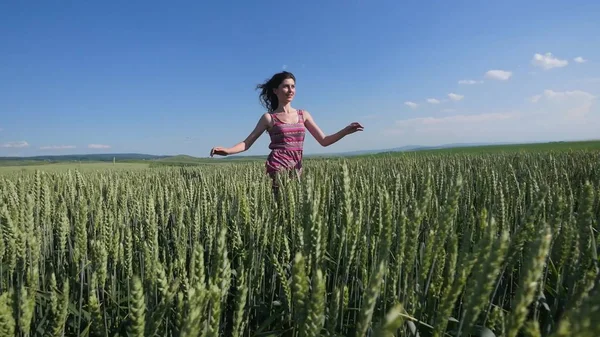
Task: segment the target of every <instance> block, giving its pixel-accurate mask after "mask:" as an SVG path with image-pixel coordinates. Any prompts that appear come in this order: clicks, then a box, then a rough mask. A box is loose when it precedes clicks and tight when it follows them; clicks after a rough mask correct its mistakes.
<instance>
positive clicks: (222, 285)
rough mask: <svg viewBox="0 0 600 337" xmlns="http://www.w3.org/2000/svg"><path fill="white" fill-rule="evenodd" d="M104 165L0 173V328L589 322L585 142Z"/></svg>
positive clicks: (590, 220) (170, 329) (373, 328)
mask: <svg viewBox="0 0 600 337" xmlns="http://www.w3.org/2000/svg"><path fill="white" fill-rule="evenodd" d="M103 165H104V166H105V167H104V166H102V165H100V166H95V167H94V168H89V167H88V168H87V169H81V167H78V166H76V165H73V166H66V167H64V169H51V168H52V167H55V166H51V165H47V166H45V165H42V166H39V167H35V168H34V169H28V170H20V169H19V170H6V171H3V172H2V173H1V174H0V234H1V235H0V261H1V264H0V336H111V337H112V336H165V337H171V336H173V337H175V336H181V337H183V336H186V337H187V336H234V337H235V336H265V337H266V336H293V337H296V336H360V337H362V336H420V337H430V336H432V337H433V336H435V337H445V336H447V337H458V336H485V337H493V336H506V337H517V336H531V337H536V336H544V337H545V336H552V337H559V336H565V337H566V336H570V337H571V336H577V337H586V336H590V337H597V336H600V324H599V323H598V322H600V288H599V283H600V279H599V276H600V273H599V269H598V262H599V260H598V248H599V245H598V242H599V239H600V236H599V234H598V230H599V223H600V151H598V149H571V150H563V151H551V150H549V149H543V148H537V149H532V150H530V151H526V152H520V151H508V152H494V153H486V152H485V151H474V152H467V151H453V152H442V151H439V152H436V151H433V152H426V153H423V154H419V155H417V154H402V155H382V156H363V157H356V158H321V159H311V160H307V161H306V163H305V171H304V175H303V178H302V180H301V181H296V180H286V179H284V178H282V181H281V184H282V191H281V193H280V194H279V196H278V198H277V199H275V197H274V196H273V194H272V193H271V189H270V181H269V179H268V177H266V176H265V175H264V163H263V161H243V162H235V161H230V162H223V163H221V164H218V165H216V164H215V165H197V166H186V167H177V166H168V165H164V166H157V167H149V166H135V167H134V166H132V167H121V168H120V169H112V167H114V165H112V166H111V164H103ZM47 168H48V169H47Z"/></svg>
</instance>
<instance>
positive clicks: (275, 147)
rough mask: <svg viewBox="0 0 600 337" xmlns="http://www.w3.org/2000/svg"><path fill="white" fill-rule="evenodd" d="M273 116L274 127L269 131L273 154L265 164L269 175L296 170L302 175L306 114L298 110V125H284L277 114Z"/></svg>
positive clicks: (270, 146) (270, 147)
mask: <svg viewBox="0 0 600 337" xmlns="http://www.w3.org/2000/svg"><path fill="white" fill-rule="evenodd" d="M271 116H272V117H273V126H272V127H271V128H270V129H269V135H270V137H271V143H270V144H269V149H271V153H270V154H269V156H268V158H267V162H266V164H265V165H266V170H267V173H270V174H272V173H276V172H280V171H283V170H296V172H297V173H298V174H300V173H301V171H302V152H303V149H304V136H305V127H304V114H303V112H302V110H298V122H297V123H284V122H282V121H281V120H280V119H279V118H277V116H276V115H275V114H272V115H271Z"/></svg>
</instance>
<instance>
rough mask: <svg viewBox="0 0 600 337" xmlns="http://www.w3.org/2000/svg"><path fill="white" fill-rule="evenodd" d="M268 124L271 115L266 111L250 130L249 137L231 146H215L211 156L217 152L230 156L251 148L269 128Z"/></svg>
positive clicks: (217, 153)
mask: <svg viewBox="0 0 600 337" xmlns="http://www.w3.org/2000/svg"><path fill="white" fill-rule="evenodd" d="M268 126H269V116H268V114H266V113H265V114H264V115H262V116H261V117H260V119H259V120H258V122H257V123H256V126H255V127H254V130H252V132H250V134H249V135H248V137H246V139H244V140H243V141H241V142H239V143H237V144H235V145H234V146H233V147H229V148H224V147H219V146H217V147H214V148H212V150H211V151H210V156H211V157H212V156H213V155H215V154H216V155H221V156H228V155H232V154H237V153H240V152H244V151H247V150H249V149H250V148H251V147H252V145H253V144H254V142H256V140H257V139H258V138H259V137H260V135H262V133H263V132H264V131H265V130H266V129H267V127H268Z"/></svg>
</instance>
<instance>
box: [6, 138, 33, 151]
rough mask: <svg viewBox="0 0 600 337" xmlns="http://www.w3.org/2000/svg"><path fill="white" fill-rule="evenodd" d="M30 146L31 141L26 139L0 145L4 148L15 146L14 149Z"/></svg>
mask: <svg viewBox="0 0 600 337" xmlns="http://www.w3.org/2000/svg"><path fill="white" fill-rule="evenodd" d="M28 146H29V143H27V142H26V141H24V140H21V141H17V142H8V143H4V144H0V147H3V148H14V149H21V148H24V147H28Z"/></svg>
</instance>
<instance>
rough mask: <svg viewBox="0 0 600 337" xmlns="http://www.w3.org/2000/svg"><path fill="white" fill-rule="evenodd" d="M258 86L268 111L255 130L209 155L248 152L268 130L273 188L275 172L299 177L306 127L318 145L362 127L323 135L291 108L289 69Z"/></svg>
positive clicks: (306, 114)
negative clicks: (235, 142)
mask: <svg viewBox="0 0 600 337" xmlns="http://www.w3.org/2000/svg"><path fill="white" fill-rule="evenodd" d="M257 89H260V90H261V93H260V96H259V99H260V101H261V103H262V104H263V106H264V107H265V108H266V109H267V110H268V112H266V113H264V114H263V115H262V116H261V117H260V119H259V121H258V123H257V124H256V126H255V127H254V130H253V131H252V132H251V133H250V135H249V136H248V137H247V138H246V139H245V140H244V141H242V142H240V143H238V144H236V145H234V146H233V147H230V148H225V147H219V146H217V147H214V148H212V149H211V150H210V156H211V157H213V156H214V155H220V156H228V155H233V154H237V153H240V152H244V151H247V150H248V149H250V147H252V144H254V142H255V141H256V140H257V139H258V137H260V135H261V134H262V133H263V132H264V131H268V132H269V135H270V136H271V144H270V145H269V149H271V153H270V154H269V156H268V158H267V162H266V164H265V166H266V171H267V173H268V174H269V175H270V176H271V177H272V178H273V188H274V189H276V187H277V185H276V181H275V180H276V178H275V177H276V174H277V173H280V172H284V171H285V172H290V173H291V172H296V174H297V176H298V177H300V175H301V174H302V153H303V148H304V135H305V129H307V130H308V131H309V132H310V134H311V135H312V136H313V137H314V138H315V139H316V140H317V142H318V143H319V144H321V146H329V145H331V144H334V143H335V142H337V141H339V140H340V139H342V138H343V137H345V136H347V135H349V134H352V133H354V132H357V131H362V130H363V127H362V125H360V124H359V123H351V124H349V125H348V126H346V127H345V128H343V129H342V130H340V131H338V132H337V133H334V134H332V135H325V134H324V133H323V131H321V129H320V128H319V126H318V125H317V124H316V123H315V121H314V119H313V118H312V116H311V114H310V113H309V112H308V111H306V110H300V109H295V108H292V106H291V103H292V100H293V99H294V95H295V94H296V78H295V77H294V75H293V74H292V73H290V72H287V71H283V72H280V73H277V74H275V75H273V77H271V79H269V80H268V81H266V82H265V83H263V84H260V85H258V87H257Z"/></svg>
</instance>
